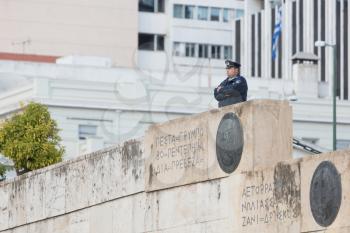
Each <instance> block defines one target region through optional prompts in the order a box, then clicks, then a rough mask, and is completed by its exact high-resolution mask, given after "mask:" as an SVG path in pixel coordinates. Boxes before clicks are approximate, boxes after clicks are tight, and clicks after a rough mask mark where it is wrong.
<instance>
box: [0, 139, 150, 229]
mask: <svg viewBox="0 0 350 233" xmlns="http://www.w3.org/2000/svg"><path fill="white" fill-rule="evenodd" d="M143 171H144V158H143V148H142V144H141V142H140V141H136V140H132V141H127V142H125V143H123V144H122V145H120V146H115V147H112V148H108V149H105V150H102V151H99V152H96V153H93V154H90V155H86V156H83V157H81V158H78V159H75V160H72V161H68V162H64V163H60V164H57V165H54V166H50V167H47V168H44V169H40V170H37V171H34V172H31V173H27V174H25V175H22V176H20V177H17V178H15V179H13V180H12V181H6V182H2V183H1V184H0V210H1V211H0V231H1V230H5V229H8V228H12V227H15V226H21V225H25V224H28V223H31V222H37V221H40V220H43V219H49V218H52V217H56V216H60V215H63V214H66V213H70V212H73V211H79V210H80V209H84V208H87V207H89V206H92V205H96V204H100V203H103V202H106V201H110V200H113V199H116V198H119V197H122V196H126V195H130V194H134V193H137V192H142V191H143V190H144V177H143V174H144V172H143ZM86 222H87V223H88V222H89V220H87V221H86ZM54 225H55V224H54ZM68 225H72V227H73V225H76V224H70V223H68ZM55 226H56V225H55ZM45 227H46V226H45ZM56 228H57V227H56ZM41 229H43V227H40V226H35V227H34V228H33V230H31V229H30V230H31V231H33V232H39V231H42V230H41ZM46 230H47V229H46V228H44V230H43V231H44V232H45V231H46ZM46 232H48V231H46ZM49 232H50V231H49ZM57 232H60V231H59V230H57ZM73 232H75V231H73Z"/></svg>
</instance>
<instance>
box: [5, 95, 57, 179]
mask: <svg viewBox="0 0 350 233" xmlns="http://www.w3.org/2000/svg"><path fill="white" fill-rule="evenodd" d="M58 131H59V130H58V128H57V124H56V122H55V121H54V120H52V119H51V116H50V113H49V111H48V109H47V107H46V106H44V105H42V104H38V103H34V102H31V103H29V104H28V105H27V106H26V107H24V109H23V112H22V113H19V114H15V115H14V116H13V117H12V118H10V119H8V120H6V121H5V122H4V123H3V124H2V126H1V127H0V153H2V154H3V155H4V156H6V157H8V158H10V159H11V160H12V161H13V163H14V167H15V169H16V172H17V174H18V175H20V174H23V173H26V172H28V171H32V170H35V169H39V168H42V167H46V166H48V165H51V164H54V163H57V162H60V161H62V155H63V153H64V148H63V147H62V146H61V145H60V144H59V143H60V141H61V139H60V137H59V136H58Z"/></svg>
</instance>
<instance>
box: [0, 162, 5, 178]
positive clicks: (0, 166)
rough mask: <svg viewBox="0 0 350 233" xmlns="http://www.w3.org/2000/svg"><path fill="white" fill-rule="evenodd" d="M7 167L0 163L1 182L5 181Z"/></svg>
mask: <svg viewBox="0 0 350 233" xmlns="http://www.w3.org/2000/svg"><path fill="white" fill-rule="evenodd" d="M5 173H6V166H5V165H3V164H2V163H0V181H3V180H5V178H6V177H5Z"/></svg>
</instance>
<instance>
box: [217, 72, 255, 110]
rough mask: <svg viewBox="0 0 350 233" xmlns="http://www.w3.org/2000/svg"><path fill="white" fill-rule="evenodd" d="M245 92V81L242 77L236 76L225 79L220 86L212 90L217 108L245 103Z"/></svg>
mask: <svg viewBox="0 0 350 233" xmlns="http://www.w3.org/2000/svg"><path fill="white" fill-rule="evenodd" d="M219 87H221V88H219ZM218 89H219V90H218ZM247 92H248V85H247V81H246V80H245V78H244V77H243V76H240V75H238V76H237V77H235V78H233V79H229V78H226V79H225V80H224V81H222V82H221V83H220V85H219V86H218V87H217V88H215V89H214V97H215V99H216V100H217V101H219V107H223V106H226V105H230V104H235V103H239V102H244V101H246V100H247Z"/></svg>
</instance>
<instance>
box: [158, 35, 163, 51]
mask: <svg viewBox="0 0 350 233" xmlns="http://www.w3.org/2000/svg"><path fill="white" fill-rule="evenodd" d="M156 37H157V48H156V50H157V51H164V36H163V35H157V36H156Z"/></svg>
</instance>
